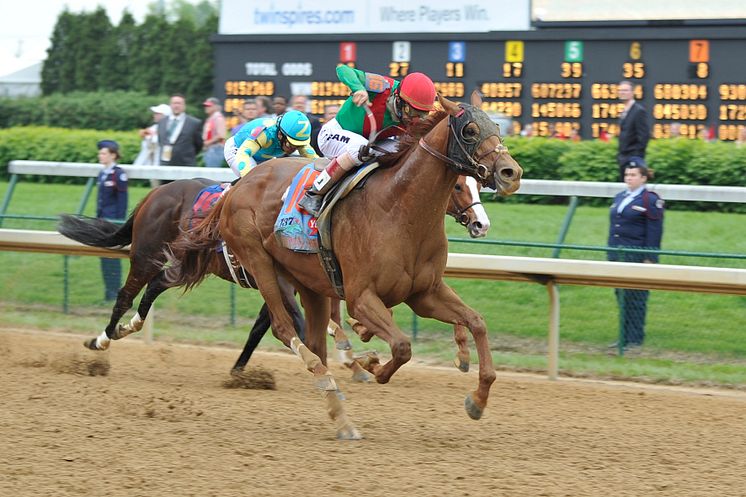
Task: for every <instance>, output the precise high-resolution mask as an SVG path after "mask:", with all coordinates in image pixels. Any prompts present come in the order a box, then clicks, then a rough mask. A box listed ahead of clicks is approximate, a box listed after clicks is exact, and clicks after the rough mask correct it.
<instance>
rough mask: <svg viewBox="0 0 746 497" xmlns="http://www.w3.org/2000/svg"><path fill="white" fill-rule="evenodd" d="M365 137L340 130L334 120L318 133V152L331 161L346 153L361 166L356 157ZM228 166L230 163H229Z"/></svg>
mask: <svg viewBox="0 0 746 497" xmlns="http://www.w3.org/2000/svg"><path fill="white" fill-rule="evenodd" d="M367 144H368V140H367V139H365V137H363V136H361V135H358V134H357V133H353V132H352V131H347V130H346V129H342V126H340V125H339V123H338V122H337V120H336V119H332V120H331V121H329V122H328V123H326V124H324V126H322V127H321V131H319V150H320V151H321V153H322V154H324V157H327V158H329V159H333V158H335V157H339V156H340V155H342V154H343V153H345V152H347V154H348V155H349V156H350V158H351V159H352V161H353V162H354V163H355V166H359V165H360V164H362V161H361V160H360V158H359V157H358V153H359V152H360V147H362V146H363V145H367ZM229 164H230V163H229Z"/></svg>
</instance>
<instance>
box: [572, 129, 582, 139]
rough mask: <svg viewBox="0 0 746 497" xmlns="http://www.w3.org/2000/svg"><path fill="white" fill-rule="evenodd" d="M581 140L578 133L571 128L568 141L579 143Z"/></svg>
mask: <svg viewBox="0 0 746 497" xmlns="http://www.w3.org/2000/svg"><path fill="white" fill-rule="evenodd" d="M580 140H581V137H580V131H578V130H577V129H575V128H573V129H571V130H570V141H573V142H579V141H580Z"/></svg>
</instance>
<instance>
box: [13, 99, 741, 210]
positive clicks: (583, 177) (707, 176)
mask: <svg viewBox="0 0 746 497" xmlns="http://www.w3.org/2000/svg"><path fill="white" fill-rule="evenodd" d="M120 107H127V106H120ZM114 129H118V128H113V127H112V128H111V129H109V130H91V129H87V130H84V129H60V128H52V127H40V126H26V127H15V128H10V129H3V130H0V177H2V178H4V179H7V178H8V162H9V161H11V160H14V159H27V160H46V161H59V162H88V163H94V164H95V163H96V162H97V159H96V154H97V150H96V142H97V141H99V140H101V139H104V138H108V139H114V140H116V141H118V142H119V144H120V146H121V149H122V160H121V162H122V163H124V164H129V163H132V161H133V160H134V159H135V157H136V156H137V154H138V152H139V151H140V138H139V136H138V134H137V131H136V130H134V129H133V128H130V131H115V130H114ZM506 144H507V146H508V148H509V150H510V152H511V154H512V155H513V157H515V159H516V160H517V161H518V163H519V164H521V166H522V167H523V169H524V177H525V178H531V179H554V180H579V181H616V180H617V174H618V168H617V165H616V160H615V156H616V150H617V144H616V142H615V141H611V142H609V143H605V142H602V141H598V140H588V141H581V142H567V141H561V140H556V139H548V138H520V137H510V138H508V139H506ZM647 159H648V163H649V165H650V167H651V168H652V169H654V170H655V180H654V181H655V182H657V183H667V184H691V185H721V186H746V147H742V148H739V147H737V146H736V145H735V144H734V143H727V142H716V143H706V142H702V141H697V140H687V139H673V140H653V141H651V142H650V145H649V147H648V154H647ZM46 181H49V179H47V180H46ZM60 181H64V180H60ZM510 201H519V202H544V203H548V202H564V201H565V199H561V198H558V199H552V198H551V197H531V196H525V195H519V196H514V197H511V198H510ZM588 202H591V200H586V201H584V203H588ZM603 202H604V203H605V200H604V201H603ZM591 203H592V202H591ZM681 204H682V205H683V206H684V207H686V208H691V207H692V204H691V203H690V202H685V203H681ZM743 207H744V206H741V207H737V206H736V205H735V204H723V205H718V204H713V203H702V204H701V205H697V208H701V209H717V210H738V211H744V210H746V209H743Z"/></svg>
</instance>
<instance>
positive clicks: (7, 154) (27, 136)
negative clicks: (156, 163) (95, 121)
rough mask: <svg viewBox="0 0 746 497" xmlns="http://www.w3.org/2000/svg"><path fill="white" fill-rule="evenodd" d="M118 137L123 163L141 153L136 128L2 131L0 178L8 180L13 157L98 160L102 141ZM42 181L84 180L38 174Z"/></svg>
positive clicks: (129, 161)
mask: <svg viewBox="0 0 746 497" xmlns="http://www.w3.org/2000/svg"><path fill="white" fill-rule="evenodd" d="M104 139H109V140H116V141H117V142H118V143H119V147H120V151H121V153H122V159H121V162H122V163H123V164H131V163H132V161H133V160H134V159H135V157H137V154H138V153H139V152H140V136H139V135H138V134H137V131H111V130H109V131H97V130H90V129H86V130H67V129H60V128H48V127H42V126H27V127H20V128H11V129H3V130H0V177H2V178H3V179H8V163H9V162H10V161H11V160H42V161H56V162H85V163H90V164H97V163H98V156H97V155H98V149H97V148H96V143H97V142H98V141H99V140H104ZM34 179H38V181H40V182H46V183H49V182H57V183H68V182H70V183H79V182H81V181H83V182H84V181H85V180H79V179H77V178H67V177H55V176H35V177H34Z"/></svg>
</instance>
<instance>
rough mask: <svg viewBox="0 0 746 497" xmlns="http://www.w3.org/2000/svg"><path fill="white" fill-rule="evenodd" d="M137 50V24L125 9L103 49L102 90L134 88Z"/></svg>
mask: <svg viewBox="0 0 746 497" xmlns="http://www.w3.org/2000/svg"><path fill="white" fill-rule="evenodd" d="M136 51H137V26H136V24H135V18H134V17H132V14H131V13H130V12H129V11H128V10H125V11H124V14H123V15H122V20H121V21H120V22H119V25H118V26H116V27H115V28H114V29H113V30H112V32H111V36H109V39H108V41H107V43H106V46H105V47H104V49H103V59H102V60H103V67H102V70H101V71H99V73H98V87H99V89H102V90H127V89H130V88H132V84H131V81H132V77H133V75H132V71H133V62H134V60H133V59H134V54H135V52H136Z"/></svg>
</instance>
